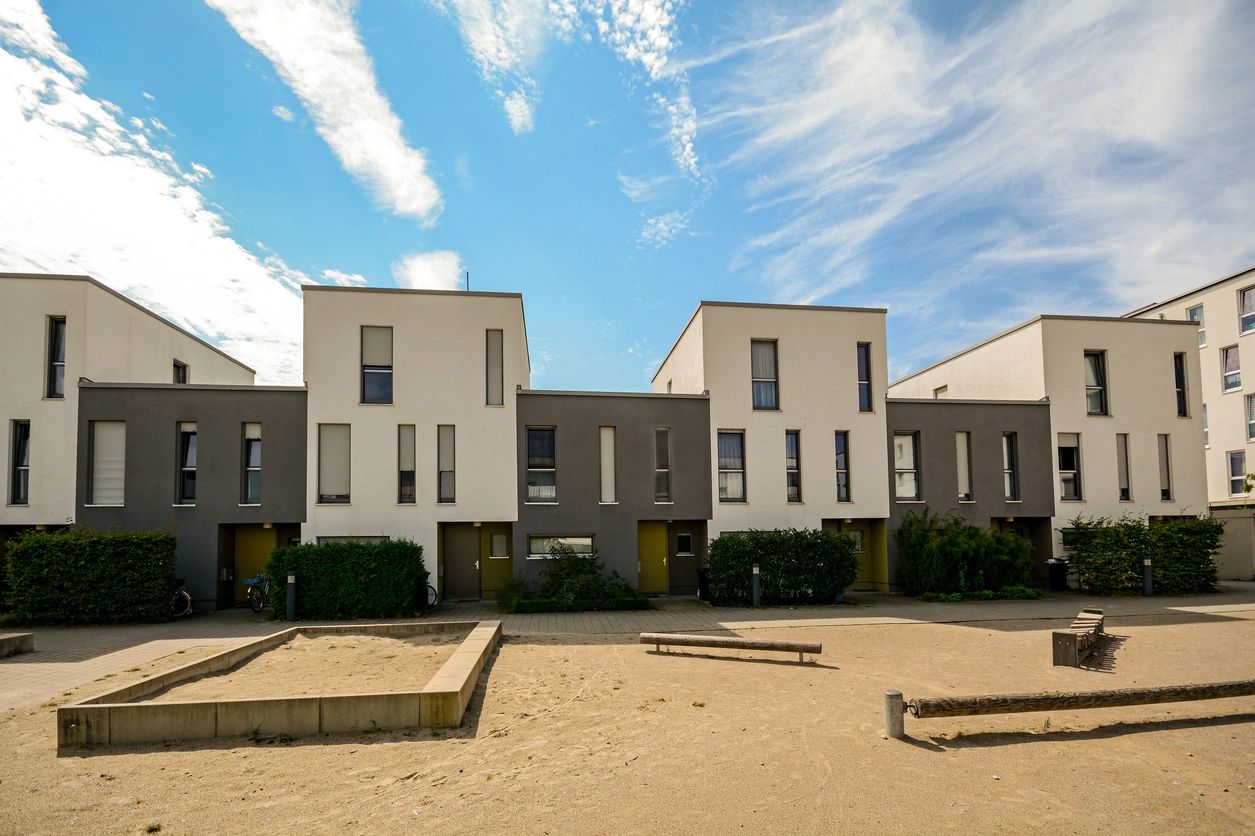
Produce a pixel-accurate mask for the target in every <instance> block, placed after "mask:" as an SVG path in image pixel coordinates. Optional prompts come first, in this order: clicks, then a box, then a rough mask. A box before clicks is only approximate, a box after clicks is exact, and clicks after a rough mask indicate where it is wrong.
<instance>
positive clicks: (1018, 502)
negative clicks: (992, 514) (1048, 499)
mask: <svg viewBox="0 0 1255 836" xmlns="http://www.w3.org/2000/svg"><path fill="white" fill-rule="evenodd" d="M1002 501H1003V502H1005V503H1007V504H1008V505H1023V504H1024V500H1022V499H1004V500H1002Z"/></svg>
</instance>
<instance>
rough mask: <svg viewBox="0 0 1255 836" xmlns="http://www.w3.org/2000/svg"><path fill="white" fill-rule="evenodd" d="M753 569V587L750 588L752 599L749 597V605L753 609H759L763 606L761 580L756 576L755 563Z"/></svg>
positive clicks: (756, 565)
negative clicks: (753, 607)
mask: <svg viewBox="0 0 1255 836" xmlns="http://www.w3.org/2000/svg"><path fill="white" fill-rule="evenodd" d="M753 569H754V576H753V585H752V587H751V595H752V597H751V600H750V603H751V604H753V605H754V606H755V607H761V606H762V605H763V579H762V577H761V576H760V575H759V574H758V564H757V563H755V564H754V565H753Z"/></svg>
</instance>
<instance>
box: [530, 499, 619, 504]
mask: <svg viewBox="0 0 1255 836" xmlns="http://www.w3.org/2000/svg"><path fill="white" fill-rule="evenodd" d="M523 504H524V505H543V504H544V503H543V502H524V503H523ZM553 504H554V505H557V504H558V503H556V502H555V503H553ZM597 504H598V505H618V504H619V503H618V500H616V501H614V502H606V501H605V500H604V499H603V500H601V501H599V502H598V503H597Z"/></svg>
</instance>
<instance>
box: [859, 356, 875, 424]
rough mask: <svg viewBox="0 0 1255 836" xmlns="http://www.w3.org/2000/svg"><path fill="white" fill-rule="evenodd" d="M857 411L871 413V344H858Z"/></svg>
mask: <svg viewBox="0 0 1255 836" xmlns="http://www.w3.org/2000/svg"><path fill="white" fill-rule="evenodd" d="M858 411H859V412H871V411H872V344H871V343H859V344H858Z"/></svg>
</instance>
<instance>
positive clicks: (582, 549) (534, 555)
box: [527, 535, 593, 560]
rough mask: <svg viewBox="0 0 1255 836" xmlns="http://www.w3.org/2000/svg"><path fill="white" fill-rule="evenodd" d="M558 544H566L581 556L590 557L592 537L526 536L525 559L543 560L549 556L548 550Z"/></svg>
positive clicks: (591, 553)
mask: <svg viewBox="0 0 1255 836" xmlns="http://www.w3.org/2000/svg"><path fill="white" fill-rule="evenodd" d="M558 546H566V547H568V548H570V549H571V551H573V552H575V553H576V554H577V555H580V556H581V557H592V555H593V538H592V536H591V535H589V536H587V537H582V536H581V537H528V538H527V559H528V560H545V559H546V558H548V557H550V556H551V555H550V550H551V549H554V548H557V547H558Z"/></svg>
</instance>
